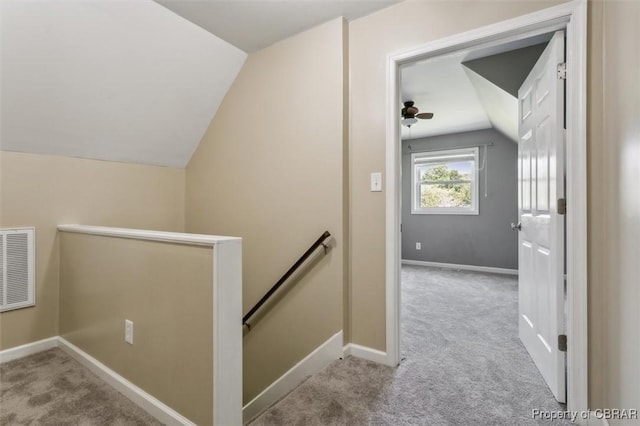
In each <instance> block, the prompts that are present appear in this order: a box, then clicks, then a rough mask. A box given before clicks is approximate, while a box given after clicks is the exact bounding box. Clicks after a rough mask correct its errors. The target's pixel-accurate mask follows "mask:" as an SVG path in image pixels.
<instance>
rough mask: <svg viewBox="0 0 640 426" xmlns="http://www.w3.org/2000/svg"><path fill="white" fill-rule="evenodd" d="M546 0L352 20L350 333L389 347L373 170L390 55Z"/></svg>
mask: <svg viewBox="0 0 640 426" xmlns="http://www.w3.org/2000/svg"><path fill="white" fill-rule="evenodd" d="M552 4H553V3H549V2H542V1H510V2H506V1H466V2H465V1H406V2H402V3H400V4H398V5H395V6H393V7H390V8H388V9H384V10H382V11H380V12H378V13H375V14H373V15H370V16H367V17H364V18H361V19H357V20H355V21H353V22H351V23H350V25H349V52H350V53H349V58H350V61H349V66H350V73H351V83H350V84H351V105H353V106H354V107H353V108H351V109H350V114H351V117H350V118H351V128H350V132H351V133H350V143H351V165H350V166H351V182H352V184H351V221H352V226H351V241H352V252H351V262H352V263H351V274H352V281H351V285H352V288H351V297H352V299H351V305H352V307H351V313H352V317H351V336H352V341H353V342H354V343H358V344H361V345H365V346H369V347H372V348H375V349H379V350H385V349H386V348H385V345H386V343H385V281H384V280H385V266H384V265H385V245H384V241H385V195H384V192H370V191H369V174H370V173H371V172H376V171H384V170H385V135H386V133H385V126H386V115H385V111H386V109H385V108H386V102H387V100H386V90H387V80H386V64H387V62H386V60H387V55H388V54H391V53H395V52H398V51H402V50H406V49H409V48H412V47H416V46H419V45H421V44H425V43H427V42H429V41H432V40H436V39H439V38H442V37H446V36H450V35H454V34H458V33H461V32H463V31H467V30H470V29H474V28H478V27H481V26H484V25H488V24H491V23H495V22H499V21H503V20H505V19H509V18H513V17H515V16H519V15H523V14H526V13H529V12H533V11H535V10H539V9H543V8H545V7H549V6H551V5H552Z"/></svg>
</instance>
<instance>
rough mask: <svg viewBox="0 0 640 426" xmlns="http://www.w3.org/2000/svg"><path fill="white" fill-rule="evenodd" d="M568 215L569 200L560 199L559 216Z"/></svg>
mask: <svg viewBox="0 0 640 426" xmlns="http://www.w3.org/2000/svg"><path fill="white" fill-rule="evenodd" d="M566 213H567V200H565V199H564V198H558V214H566Z"/></svg>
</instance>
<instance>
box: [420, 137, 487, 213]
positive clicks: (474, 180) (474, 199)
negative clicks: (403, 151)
mask: <svg viewBox="0 0 640 426" xmlns="http://www.w3.org/2000/svg"><path fill="white" fill-rule="evenodd" d="M468 154H473V163H474V164H473V173H472V174H471V207H427V208H425V207H420V184H421V181H420V176H418V172H417V168H416V159H419V158H425V157H437V156H449V155H468ZM478 154H479V149H478V147H473V148H453V149H443V150H440V151H426V152H415V153H413V154H411V214H450V215H478V214H479V204H480V202H479V199H478V192H479V191H478V186H479V179H478V178H479V173H480V170H479V167H478V156H479V155H478Z"/></svg>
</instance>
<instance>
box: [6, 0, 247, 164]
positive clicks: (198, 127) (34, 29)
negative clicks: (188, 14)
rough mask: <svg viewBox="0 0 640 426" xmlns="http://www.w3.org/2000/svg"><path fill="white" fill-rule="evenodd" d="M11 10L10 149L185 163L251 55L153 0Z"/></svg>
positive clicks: (13, 6) (14, 4)
mask: <svg viewBox="0 0 640 426" xmlns="http://www.w3.org/2000/svg"><path fill="white" fill-rule="evenodd" d="M2 9H3V10H2V12H3V13H2V18H1V21H0V31H1V33H0V35H1V37H2V52H1V55H2V73H1V87H2V94H1V99H0V101H1V103H2V115H1V123H0V127H1V133H0V143H1V148H2V149H3V150H10V151H21V152H32V153H41V154H53V155H62V156H72V157H83V158H94V159H101V160H110V161H123V162H135V163H146V164H156V165H164V166H175V167H184V166H185V165H186V164H187V162H188V161H189V159H190V158H191V155H192V154H193V152H194V150H195V149H196V147H197V145H198V143H199V142H200V140H201V138H202V136H203V134H204V132H205V130H206V128H207V126H208V125H209V123H210V121H211V119H212V118H213V117H214V115H215V113H216V111H217V109H218V106H219V105H220V103H221V101H222V98H223V97H224V95H225V94H226V92H227V90H228V89H229V87H230V85H231V83H232V82H233V80H234V79H235V77H236V75H237V73H238V72H239V70H240V68H241V67H242V64H243V63H244V60H245V58H246V54H245V53H244V52H242V51H241V50H239V49H237V48H236V47H234V46H232V45H230V44H229V43H227V42H225V41H223V40H221V39H219V38H218V37H216V36H214V35H212V34H210V33H209V32H207V31H204V30H202V29H201V28H198V27H197V26H195V25H193V24H191V23H190V22H187V21H185V20H183V19H177V18H176V16H175V14H173V13H172V12H170V11H168V10H167V9H165V8H164V7H162V6H160V5H158V4H157V3H154V2H153V1H150V0H129V1H111V0H78V1H65V2H59V1H50V2H47V1H39V2H26V1H20V0H17V1H15V0H14V1H11V0H9V1H6V0H5V1H3V2H2Z"/></svg>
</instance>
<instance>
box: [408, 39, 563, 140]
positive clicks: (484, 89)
mask: <svg viewBox="0 0 640 426" xmlns="http://www.w3.org/2000/svg"><path fill="white" fill-rule="evenodd" d="M551 35H552V34H542V35H539V36H535V37H531V38H528V39H524V40H518V41H514V42H510V43H504V44H498V45H491V46H487V47H480V48H470V49H467V50H460V51H457V52H454V53H451V54H449V55H444V56H438V57H434V58H430V59H427V60H424V61H420V62H416V63H413V64H409V65H406V66H404V67H403V69H402V70H401V91H402V101H408V100H412V101H414V102H415V106H416V107H418V109H419V110H420V112H432V113H434V117H433V119H431V120H418V122H417V123H416V124H414V125H413V126H411V128H407V127H404V126H403V128H402V138H403V139H417V138H423V137H430V136H437V135H444V134H452V133H460V132H467V131H472V130H480V129H488V128H491V127H493V128H495V129H496V130H498V131H500V132H501V133H503V134H504V135H505V136H507V137H508V138H510V139H511V140H513V141H514V142H515V141H516V140H517V139H518V122H517V118H518V100H517V96H518V93H517V92H518V88H519V87H520V85H521V84H522V83H523V82H524V80H525V78H526V77H527V75H528V74H529V72H530V71H531V69H532V68H533V65H534V64H535V62H536V61H537V59H538V57H539V56H540V54H541V53H542V51H543V50H544V47H545V46H546V43H547V42H548V41H549V39H550V38H551ZM401 107H402V106H401V105H399V106H398V111H400V109H401Z"/></svg>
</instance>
